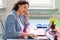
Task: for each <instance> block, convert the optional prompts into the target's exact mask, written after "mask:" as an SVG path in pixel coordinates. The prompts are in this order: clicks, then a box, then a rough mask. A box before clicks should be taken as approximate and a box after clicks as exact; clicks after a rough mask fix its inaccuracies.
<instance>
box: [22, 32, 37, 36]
mask: <svg viewBox="0 0 60 40" xmlns="http://www.w3.org/2000/svg"><path fill="white" fill-rule="evenodd" d="M22 36H32V37H37V36H36V35H34V34H28V33H22Z"/></svg>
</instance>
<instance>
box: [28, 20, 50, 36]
mask: <svg viewBox="0 0 60 40" xmlns="http://www.w3.org/2000/svg"><path fill="white" fill-rule="evenodd" d="M29 23H30V28H29V30H30V31H29V33H33V34H36V35H45V32H46V28H47V27H48V24H49V20H45V19H30V20H29Z"/></svg>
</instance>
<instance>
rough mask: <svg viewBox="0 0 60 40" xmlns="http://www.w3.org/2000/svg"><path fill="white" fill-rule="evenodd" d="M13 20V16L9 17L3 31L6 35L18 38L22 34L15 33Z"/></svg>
mask: <svg viewBox="0 0 60 40" xmlns="http://www.w3.org/2000/svg"><path fill="white" fill-rule="evenodd" d="M15 25H16V24H15V19H14V16H12V15H9V16H8V17H7V19H6V22H5V29H6V31H7V32H8V33H10V34H13V35H14V36H16V37H18V36H20V35H21V34H22V32H17V31H16V29H15V27H16V26H15Z"/></svg>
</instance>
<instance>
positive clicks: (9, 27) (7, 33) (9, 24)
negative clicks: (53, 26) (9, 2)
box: [3, 10, 27, 39]
mask: <svg viewBox="0 0 60 40" xmlns="http://www.w3.org/2000/svg"><path fill="white" fill-rule="evenodd" d="M17 18H18V17H17V14H16V11H15V10H13V11H12V12H10V13H9V15H8V16H7V18H6V21H5V28H4V32H3V39H6V38H8V37H18V36H20V35H21V34H22V32H21V26H20V25H19V23H18V20H17ZM20 18H21V22H22V23H23V25H24V28H27V27H26V26H25V24H26V19H25V16H24V15H23V14H22V15H20Z"/></svg>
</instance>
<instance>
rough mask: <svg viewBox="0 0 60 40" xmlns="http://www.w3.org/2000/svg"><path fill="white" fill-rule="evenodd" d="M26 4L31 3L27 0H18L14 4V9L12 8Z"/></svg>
mask: <svg viewBox="0 0 60 40" xmlns="http://www.w3.org/2000/svg"><path fill="white" fill-rule="evenodd" d="M24 4H27V5H28V6H29V3H28V2H27V1H18V2H17V3H16V4H15V5H14V7H13V9H12V10H16V11H17V10H18V8H19V7H18V5H24Z"/></svg>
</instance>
